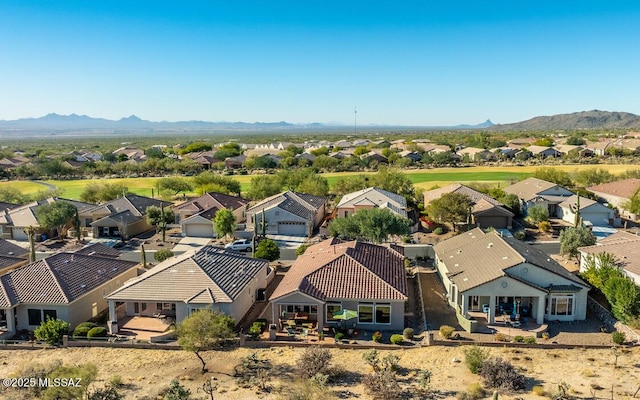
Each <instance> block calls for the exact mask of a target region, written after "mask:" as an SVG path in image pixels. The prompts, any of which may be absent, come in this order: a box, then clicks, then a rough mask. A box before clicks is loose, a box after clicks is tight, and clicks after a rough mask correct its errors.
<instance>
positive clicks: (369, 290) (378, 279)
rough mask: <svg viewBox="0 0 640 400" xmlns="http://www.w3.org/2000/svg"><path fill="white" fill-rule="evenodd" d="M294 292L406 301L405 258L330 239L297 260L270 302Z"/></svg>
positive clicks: (386, 250) (381, 248)
mask: <svg viewBox="0 0 640 400" xmlns="http://www.w3.org/2000/svg"><path fill="white" fill-rule="evenodd" d="M294 292H301V293H305V294H307V295H309V296H312V297H315V298H317V299H319V300H321V301H326V300H327V299H334V298H335V299H370V300H406V299H407V278H406V272H405V270H404V256H403V255H402V254H400V253H398V252H396V251H395V250H393V249H391V248H389V247H386V246H380V245H374V244H369V243H363V242H359V241H351V242H340V241H338V240H336V239H328V240H325V241H323V242H320V243H318V244H316V245H313V246H311V247H309V248H308V249H307V251H306V252H305V254H303V255H302V256H300V257H298V259H297V260H296V262H295V263H294V264H293V265H292V266H291V268H290V270H289V272H287V274H286V275H285V277H284V279H283V280H282V282H281V283H280V285H278V287H277V288H276V290H275V291H274V293H273V294H272V295H271V299H272V300H273V299H276V298H279V297H282V296H285V295H287V294H291V293H294Z"/></svg>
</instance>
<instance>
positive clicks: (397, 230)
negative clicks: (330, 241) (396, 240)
mask: <svg viewBox="0 0 640 400" xmlns="http://www.w3.org/2000/svg"><path fill="white" fill-rule="evenodd" d="M410 224H411V222H410V221H409V220H408V219H406V218H403V217H400V216H398V215H396V214H394V213H392V212H391V211H389V209H386V208H372V209H367V210H360V211H358V212H357V213H355V214H352V215H349V216H348V217H345V218H336V219H334V220H333V221H331V223H330V224H329V232H330V234H331V235H332V236H340V237H343V238H349V239H362V240H368V241H371V242H375V243H381V242H383V241H385V240H387V238H388V236H389V235H398V236H403V235H408V234H409V233H410V232H411V230H410Z"/></svg>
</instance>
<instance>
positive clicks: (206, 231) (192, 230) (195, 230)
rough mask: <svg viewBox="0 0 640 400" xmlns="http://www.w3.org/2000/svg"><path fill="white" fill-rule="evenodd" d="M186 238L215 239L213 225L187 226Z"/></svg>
mask: <svg viewBox="0 0 640 400" xmlns="http://www.w3.org/2000/svg"><path fill="white" fill-rule="evenodd" d="M184 227H185V228H186V232H185V233H186V236H191V237H205V238H210V237H214V235H213V224H186V225H184Z"/></svg>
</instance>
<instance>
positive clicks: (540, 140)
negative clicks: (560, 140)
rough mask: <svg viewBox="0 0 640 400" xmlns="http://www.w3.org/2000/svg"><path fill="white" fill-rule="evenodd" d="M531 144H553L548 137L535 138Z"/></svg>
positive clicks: (545, 145) (548, 145)
mask: <svg viewBox="0 0 640 400" xmlns="http://www.w3.org/2000/svg"><path fill="white" fill-rule="evenodd" d="M533 144H534V145H536V146H544V147H551V146H553V139H551V138H549V137H545V138H541V139H538V140H536V141H535V142H533Z"/></svg>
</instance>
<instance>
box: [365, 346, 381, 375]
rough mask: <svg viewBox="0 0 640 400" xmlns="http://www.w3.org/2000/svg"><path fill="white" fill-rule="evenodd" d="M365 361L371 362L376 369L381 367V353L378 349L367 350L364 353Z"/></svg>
mask: <svg viewBox="0 0 640 400" xmlns="http://www.w3.org/2000/svg"><path fill="white" fill-rule="evenodd" d="M362 359H363V360H364V362H366V363H367V364H369V365H370V366H371V367H372V368H373V370H374V371H377V370H379V369H380V353H379V352H378V350H376V349H371V350H368V351H365V352H364V354H363V355H362Z"/></svg>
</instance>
